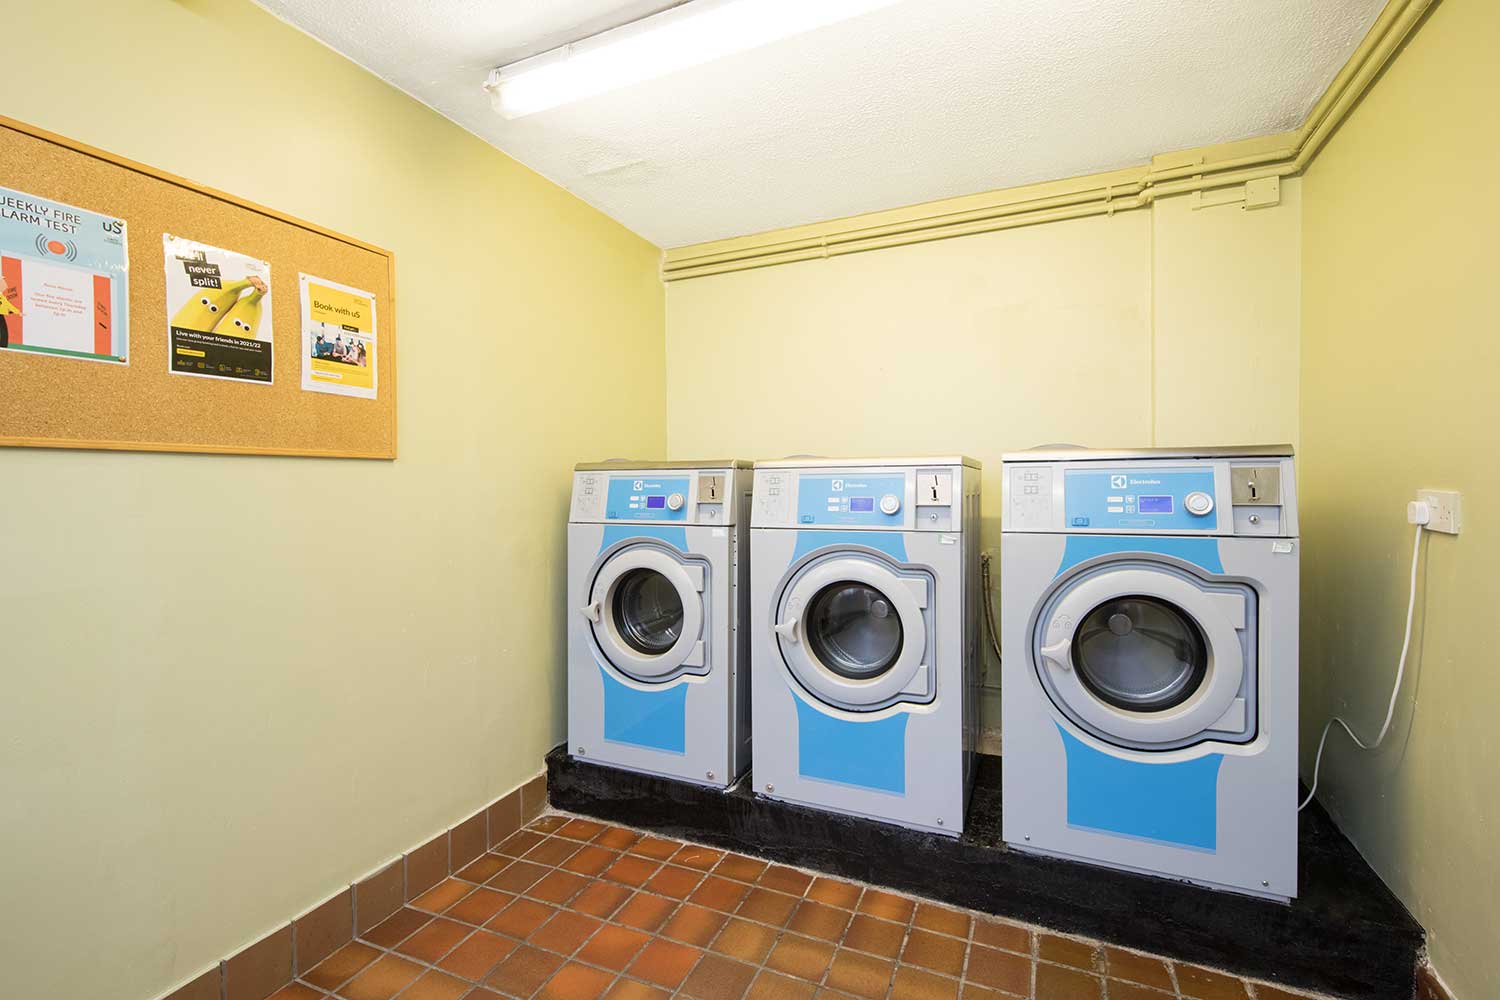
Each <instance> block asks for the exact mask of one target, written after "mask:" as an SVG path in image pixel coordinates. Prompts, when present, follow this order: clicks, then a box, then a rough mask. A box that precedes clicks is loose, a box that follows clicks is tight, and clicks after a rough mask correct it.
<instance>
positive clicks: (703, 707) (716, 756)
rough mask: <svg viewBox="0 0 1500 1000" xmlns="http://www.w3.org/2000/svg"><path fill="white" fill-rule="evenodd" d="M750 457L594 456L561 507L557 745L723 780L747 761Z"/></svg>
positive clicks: (606, 760)
mask: <svg viewBox="0 0 1500 1000" xmlns="http://www.w3.org/2000/svg"><path fill="white" fill-rule="evenodd" d="M750 486H751V466H750V463H749V462H745V461H738V460H723V461H708V462H660V461H657V462H618V461H617V462H600V463H592V464H581V465H579V466H577V467H576V469H575V471H574V474H573V501H572V508H571V511H570V513H569V518H568V749H569V751H570V752H571V753H572V754H573V755H574V756H575V757H577V758H578V759H580V760H585V761H591V762H593V763H596V764H605V765H609V766H612V767H618V768H624V769H627V770H631V771H640V772H645V773H648V774H657V775H663V776H665V777H669V778H678V779H681V780H683V781H691V782H696V783H698V784H702V785H711V786H715V787H721V788H722V787H728V786H729V785H731V784H733V783H734V782H735V781H736V780H737V779H738V777H739V776H740V775H742V774H743V773H744V771H745V769H746V767H747V766H748V765H749V763H750V698H749V667H748V656H747V653H748V630H747V629H746V628H745V627H744V625H743V622H744V620H745V618H746V615H747V611H748V606H747V601H748V595H749V578H748V564H747V560H746V558H745V556H746V554H747V545H746V532H747V530H748V526H749V513H750Z"/></svg>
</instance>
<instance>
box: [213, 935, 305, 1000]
mask: <svg viewBox="0 0 1500 1000" xmlns="http://www.w3.org/2000/svg"><path fill="white" fill-rule="evenodd" d="M291 978H292V925H291V924H286V925H285V926H283V927H280V928H278V929H277V930H275V931H273V932H271V933H270V934H267V935H266V936H265V937H263V938H261V939H260V940H259V941H257V942H255V943H254V944H252V945H249V946H248V947H246V948H244V949H242V950H241V951H240V952H239V953H238V954H236V955H235V956H234V957H233V958H230V959H228V960H227V961H226V962H225V963H224V995H225V997H227V998H228V1000H264V998H265V997H266V996H268V995H269V994H270V993H271V992H272V991H274V990H277V989H280V988H281V987H282V986H284V985H285V984H286V983H288V982H290V981H291Z"/></svg>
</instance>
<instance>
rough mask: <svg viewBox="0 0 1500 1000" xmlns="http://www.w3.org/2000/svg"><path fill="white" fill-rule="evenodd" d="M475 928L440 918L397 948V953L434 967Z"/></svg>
mask: <svg viewBox="0 0 1500 1000" xmlns="http://www.w3.org/2000/svg"><path fill="white" fill-rule="evenodd" d="M472 933H474V928H472V927H470V926H468V925H467V924H460V923H458V922H456V921H453V920H444V919H443V918H441V917H439V918H438V919H436V920H434V921H432V923H430V924H428V925H427V926H426V927H423V928H422V929H421V930H419V931H417V932H416V933H415V934H413V935H412V936H411V937H409V938H407V939H406V940H405V941H402V942H401V943H400V944H399V945H397V946H396V951H398V952H400V953H401V954H402V955H406V956H407V957H409V958H415V959H416V960H417V961H419V962H426V963H427V964H428V965H434V964H436V963H437V961H438V959H440V958H442V957H443V956H444V955H446V954H448V952H450V951H452V950H453V949H454V947H455V946H457V944H458V943H459V942H460V941H462V940H463V939H464V938H466V937H468V936H469V935H470V934H472Z"/></svg>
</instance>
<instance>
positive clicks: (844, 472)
mask: <svg viewBox="0 0 1500 1000" xmlns="http://www.w3.org/2000/svg"><path fill="white" fill-rule="evenodd" d="M753 510H754V513H753V515H752V520H751V528H750V550H751V571H750V579H751V584H750V590H751V617H750V630H751V656H752V661H753V662H754V664H755V669H754V672H753V676H752V682H751V687H752V696H753V702H754V714H755V720H756V721H755V725H756V728H757V730H758V731H759V732H760V733H761V734H762V739H761V740H760V742H759V744H758V745H757V747H756V752H755V760H754V762H753V764H752V765H751V772H752V775H753V781H754V787H755V790H756V791H757V792H758V793H759V794H762V795H766V796H769V797H772V798H776V799H782V800H785V801H788V802H797V803H801V804H804V805H808V806H814V807H816V808H819V809H826V810H832V811H836V812H841V813H848V814H851V815H855V816H864V817H869V818H871V819H877V820H883V821H887V822H891V823H899V824H901V825H904V826H907V827H912V828H916V829H922V830H931V831H935V832H937V833H944V834H951V835H954V836H957V835H958V834H959V833H960V832H962V830H963V822H964V811H965V809H966V807H967V804H968V793H969V788H970V785H971V780H972V774H973V770H972V769H973V751H974V746H975V739H976V735H977V706H978V698H977V689H976V686H977V683H978V676H977V669H978V648H977V643H978V635H979V631H978V622H979V614H980V605H979V603H978V601H979V585H978V580H979V544H978V542H979V537H978V535H979V463H978V462H976V461H974V460H973V459H969V458H961V457H954V458H883V459H868V460H833V459H786V460H781V461H772V462H757V463H756V465H755V500H754V508H753Z"/></svg>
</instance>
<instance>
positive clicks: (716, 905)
mask: <svg viewBox="0 0 1500 1000" xmlns="http://www.w3.org/2000/svg"><path fill="white" fill-rule="evenodd" d="M749 892H750V887H749V886H748V885H745V884H744V883H743V882H734V881H731V880H729V879H727V878H720V877H719V876H717V875H710V876H708V878H706V879H704V880H703V884H702V885H700V886H698V888H696V889H694V890H693V892H692V894H691V895H689V896H688V901H689V902H692V903H697V904H698V905H699V906H706V907H708V908H709V909H710V910H722V911H723V912H725V913H733V912H734V911H735V909H736V908H737V907H738V906H739V905H740V900H742V899H744V898H745V896H746V894H748V893H749Z"/></svg>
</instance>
